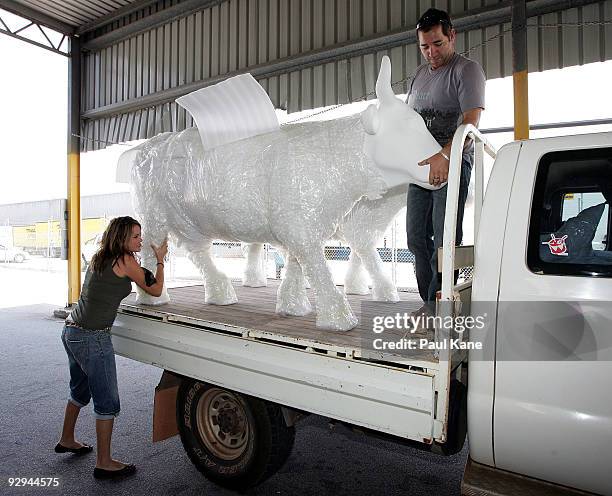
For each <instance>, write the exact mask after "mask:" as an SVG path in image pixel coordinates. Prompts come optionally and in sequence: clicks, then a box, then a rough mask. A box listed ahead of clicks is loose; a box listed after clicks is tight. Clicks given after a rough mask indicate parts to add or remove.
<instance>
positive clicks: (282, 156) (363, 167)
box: [120, 60, 429, 331]
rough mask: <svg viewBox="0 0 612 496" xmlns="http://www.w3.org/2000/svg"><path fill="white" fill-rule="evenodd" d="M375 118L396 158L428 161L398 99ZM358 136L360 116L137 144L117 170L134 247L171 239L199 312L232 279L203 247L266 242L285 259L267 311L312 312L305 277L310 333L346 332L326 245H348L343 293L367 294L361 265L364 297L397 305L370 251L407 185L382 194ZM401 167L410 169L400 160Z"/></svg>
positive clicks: (251, 272) (147, 259)
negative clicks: (197, 284) (130, 206)
mask: <svg viewBox="0 0 612 496" xmlns="http://www.w3.org/2000/svg"><path fill="white" fill-rule="evenodd" d="M387 62H388V60H387ZM383 65H384V64H383ZM381 76H382V79H381ZM381 76H379V80H378V82H377V92H378V91H379V90H381V88H386V87H387V86H388V90H389V91H391V86H390V72H389V71H387V72H385V71H381ZM394 98H395V97H394ZM397 102H399V103H400V106H397V105H396V103H397ZM387 105H393V106H395V107H394V112H392V113H389V112H386V111H385V108H386V106H387ZM378 110H379V111H380V112H379V117H380V118H383V119H385V118H390V117H389V116H391V117H392V118H393V119H394V122H395V125H396V126H398V127H400V128H401V129H404V130H405V133H404V134H403V135H402V136H403V138H402V139H403V146H401V147H398V148H397V150H398V153H400V154H402V153H403V154H405V157H410V156H413V155H414V153H417V154H421V155H423V156H426V155H427V153H429V152H427V153H423V152H414V150H412V148H411V147H413V146H416V147H417V148H418V147H419V146H421V145H420V143H421V141H419V140H418V139H415V140H413V136H412V135H411V133H414V132H415V128H414V126H411V125H406V123H408V122H409V121H410V119H411V118H412V117H413V114H414V110H412V109H411V108H410V107H408V106H407V105H404V104H402V102H401V101H400V100H399V99H397V98H395V100H391V99H390V98H384V99H381V101H380V106H379V109H378ZM402 126H404V127H402ZM370 131H372V130H370ZM373 131H374V132H373V134H371V135H370V136H372V137H375V135H376V131H377V130H376V129H374V130H373ZM400 134H401V133H400ZM398 136H399V135H398ZM364 138H365V131H364V127H363V124H362V122H361V119H360V118H359V117H348V118H344V119H337V120H332V121H324V122H316V123H302V124H294V125H290V126H285V127H283V128H281V129H280V130H279V131H277V132H272V133H268V134H263V135H259V136H255V137H251V138H247V139H243V140H240V141H237V142H233V143H227V144H224V145H221V146H219V147H216V148H214V149H212V150H208V151H205V150H204V148H203V146H202V143H201V140H200V137H199V135H198V131H197V130H196V129H187V130H185V131H182V132H178V133H166V134H162V135H159V136H156V137H155V138H152V139H151V140H149V141H147V142H145V143H143V144H142V145H139V146H138V147H137V148H136V149H134V150H132V151H131V152H129V155H126V156H125V158H124V157H122V159H120V166H121V162H122V161H123V162H129V163H128V164H125V163H123V166H125V167H123V170H126V171H127V170H130V171H131V172H130V176H131V182H132V184H133V190H134V199H135V209H136V211H137V213H138V215H139V217H140V218H141V220H142V224H143V232H144V234H145V236H146V237H147V239H146V240H145V242H144V244H143V245H144V247H145V248H146V247H148V246H149V243H150V242H153V243H159V242H160V241H161V240H162V239H163V237H164V236H166V234H168V233H170V234H172V235H173V236H174V238H175V239H176V241H177V242H178V244H179V245H181V246H183V247H184V248H185V249H186V250H187V252H188V253H189V256H190V258H191V259H192V261H193V262H194V263H195V265H196V266H197V267H198V268H199V269H200V271H201V272H202V274H203V276H204V281H205V282H204V285H205V301H206V302H207V303H215V304H220V305H223V304H230V303H234V302H235V301H236V295H235V291H234V288H233V287H232V285H231V282H230V281H229V279H228V278H227V277H226V276H225V275H224V274H222V273H221V272H220V271H219V270H218V268H217V267H216V266H215V264H214V261H213V259H212V257H211V253H210V247H211V243H212V241H213V240H214V239H223V240H226V241H242V242H245V243H251V244H261V243H264V242H268V243H271V244H273V245H274V246H276V247H279V248H282V249H283V251H284V252H285V253H286V254H287V256H286V257H285V260H286V266H285V272H286V275H285V278H284V280H283V282H282V283H281V285H280V287H279V292H278V298H277V312H278V313H280V314H283V315H304V314H306V313H308V312H310V310H311V307H310V302H309V301H308V297H307V294H306V291H305V280H304V276H306V278H307V279H308V281H309V283H310V285H311V287H312V288H313V290H314V292H315V296H316V313H317V315H316V323H317V326H318V327H320V328H324V329H332V330H341V331H345V330H349V329H351V328H353V327H354V326H355V325H356V324H357V319H356V317H355V315H354V313H353V311H352V309H351V308H350V306H349V304H348V301H347V299H346V297H345V295H344V293H343V292H341V291H340V290H339V289H338V288H336V286H335V285H334V283H333V280H332V277H331V273H330V271H329V268H328V266H327V263H326V261H325V257H324V254H323V246H324V244H325V242H326V240H328V239H330V238H331V237H333V236H335V237H338V238H341V239H344V240H346V241H347V243H348V244H349V245H350V246H351V248H352V253H353V256H352V257H351V265H350V268H349V274H352V276H351V277H352V279H351V278H349V279H350V280H349V281H348V284H347V287H346V290H347V292H349V293H350V292H363V291H365V289H364V286H365V282H364V277H363V268H365V270H366V271H367V272H368V273H369V275H370V276H371V278H372V297H373V298H374V299H380V300H383V301H397V300H398V295H397V291H396V288H395V286H394V285H393V283H392V282H391V280H390V279H389V277H388V276H386V275H385V274H384V271H383V270H382V263H381V260H380V257H379V255H378V253H377V251H376V248H375V246H376V242H377V241H378V239H379V238H380V236H381V235H382V233H383V232H384V230H385V228H386V227H387V226H388V224H389V223H390V222H391V220H392V219H393V217H394V215H395V214H396V213H397V212H398V211H399V209H400V208H401V207H402V206H403V205H404V204H405V194H406V190H407V184H402V185H401V186H398V187H395V188H390V189H388V190H387V186H386V185H385V182H384V180H383V179H382V177H381V175H380V172H379V169H378V168H377V167H376V164H375V163H373V162H372V160H371V159H370V158H369V157H368V156H367V154H366V153H365V150H364ZM413 152H414V153H413ZM401 160H402V157H401V156H400V157H398V161H401ZM405 163H406V164H407V165H406V168H407V170H410V167H411V166H410V164H409V160H406V162H405ZM416 167H418V166H416ZM407 182H408V181H407ZM257 252H258V253H261V250H260V249H259V248H258V249H257ZM257 258H258V257H257V254H256V253H255V254H254V255H253V256H249V257H248V260H249V264H248V267H247V271H246V274H245V284H247V285H252V286H257V285H260V282H261V279H262V278H264V276H263V274H262V269H261V267H262V266H261V264H260V263H259V262H257ZM143 264H144V265H145V266H147V267H148V266H154V264H155V259H154V258H153V256H152V253H151V252H148V251H144V252H143ZM139 299H140V301H141V302H143V303H145V302H146V303H151V304H156V303H163V302H165V301H167V297H165V298H162V299H161V300H160V299H155V298H152V297H150V296H148V295H146V294H143V293H142V292H140V293H139Z"/></svg>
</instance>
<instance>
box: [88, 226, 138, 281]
mask: <svg viewBox="0 0 612 496" xmlns="http://www.w3.org/2000/svg"><path fill="white" fill-rule="evenodd" d="M133 226H138V227H140V223H139V222H138V221H137V220H136V219H133V218H132V217H128V216H126V217H116V218H114V219H113V220H111V221H110V224H109V225H108V227H107V228H106V230H105V231H104V234H102V240H101V241H100V248H99V249H98V251H97V252H96V253H95V255H94V256H93V257H91V269H92V270H93V271H94V272H97V273H98V274H101V273H102V271H103V270H104V267H105V266H106V264H107V262H109V261H111V262H112V264H113V265H115V263H116V262H117V260H118V259H119V258H123V257H124V256H125V255H126V254H128V253H129V254H132V255H133V253H131V252H129V251H128V250H127V249H126V245H127V242H128V240H129V239H130V237H131V236H132V227H133Z"/></svg>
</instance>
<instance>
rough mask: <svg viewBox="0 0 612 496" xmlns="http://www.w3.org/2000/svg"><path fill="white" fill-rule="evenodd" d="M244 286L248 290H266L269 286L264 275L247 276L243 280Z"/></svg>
mask: <svg viewBox="0 0 612 496" xmlns="http://www.w3.org/2000/svg"><path fill="white" fill-rule="evenodd" d="M242 285H243V286H246V287H248V288H265V287H266V286H267V285H268V279H266V276H264V275H252V274H248V275H247V274H245V276H244V277H243V278H242Z"/></svg>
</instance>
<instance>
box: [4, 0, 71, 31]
mask: <svg viewBox="0 0 612 496" xmlns="http://www.w3.org/2000/svg"><path fill="white" fill-rule="evenodd" d="M0 9H3V10H6V11H7V12H10V13H12V14H15V15H18V16H19V17H24V18H25V19H29V20H30V21H34V22H35V23H36V24H42V25H43V26H45V27H47V28H50V29H53V30H54V31H58V32H60V33H62V34H67V35H73V34H74V32H75V28H74V27H73V26H71V25H69V24H66V23H65V22H62V21H59V20H57V19H54V18H53V17H51V16H49V15H47V14H44V13H42V12H40V11H38V10H36V9H33V8H31V7H27V6H25V5H21V4H19V3H17V2H14V1H13V0H0Z"/></svg>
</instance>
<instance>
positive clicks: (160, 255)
mask: <svg viewBox="0 0 612 496" xmlns="http://www.w3.org/2000/svg"><path fill="white" fill-rule="evenodd" d="M151 248H153V252H154V253H155V257H156V258H157V261H158V262H162V263H163V261H164V258H165V257H166V255H167V254H168V237H167V236H166V237H165V238H164V240H163V241H162V244H161V245H159V246H155V245H154V244H153V243H151Z"/></svg>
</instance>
